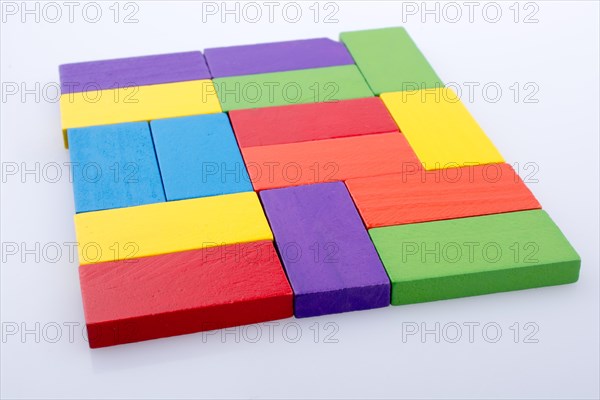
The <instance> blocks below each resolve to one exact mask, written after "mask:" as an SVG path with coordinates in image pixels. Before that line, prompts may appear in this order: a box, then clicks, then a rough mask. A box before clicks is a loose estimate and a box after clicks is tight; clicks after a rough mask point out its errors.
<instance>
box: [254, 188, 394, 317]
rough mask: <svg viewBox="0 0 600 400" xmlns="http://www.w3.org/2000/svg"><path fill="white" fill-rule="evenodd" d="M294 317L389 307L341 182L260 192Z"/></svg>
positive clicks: (386, 288)
mask: <svg viewBox="0 0 600 400" xmlns="http://www.w3.org/2000/svg"><path fill="white" fill-rule="evenodd" d="M260 198H261V200H262V203H263V206H264V208H265V211H266V214H267V218H268V220H269V223H270V224H271V229H272V230H273V234H274V235H275V242H276V244H277V248H278V250H279V253H280V255H281V258H282V260H283V264H284V267H285V270H286V272H287V276H288V278H289V280H290V283H291V284H292V288H293V290H294V314H295V315H296V317H298V318H302V317H311V316H315V315H323V314H333V313H340V312H345V311H355V310H366V309H370V308H377V307H385V306H388V305H389V304H390V281H389V279H388V276H387V274H386V272H385V270H384V268H383V265H382V264H381V261H380V259H379V256H378V255H377V252H376V250H375V247H374V246H373V243H372V242H371V239H370V238H369V234H368V233H367V230H366V229H365V227H364V225H363V223H362V221H361V219H360V216H359V215H358V212H357V211H356V208H355V207H354V203H353V202H352V199H351V197H350V195H349V193H348V190H347V189H346V186H345V185H344V184H343V183H342V182H333V183H320V184H314V185H306V186H296V187H289V188H284V189H273V190H264V191H262V192H260Z"/></svg>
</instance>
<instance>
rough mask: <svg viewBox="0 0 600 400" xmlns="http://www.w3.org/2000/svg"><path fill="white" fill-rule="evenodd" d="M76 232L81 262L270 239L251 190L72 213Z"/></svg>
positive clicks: (269, 233)
mask: <svg viewBox="0 0 600 400" xmlns="http://www.w3.org/2000/svg"><path fill="white" fill-rule="evenodd" d="M75 230H76V233H77V241H78V252H79V262H80V264H81V265H83V264H91V263H98V262H104V261H116V260H129V259H135V258H139V257H146V256H152V255H158V254H166V253H172V252H178V251H185V250H193V249H202V248H210V247H215V246H221V245H226V244H235V243H247V242H254V241H259V240H273V234H272V232H271V228H270V227H269V224H268V222H267V219H266V217H265V214H264V212H263V209H262V207H261V205H260V202H259V200H258V196H257V195H256V193H255V192H243V193H235V194H229V195H224V196H213V197H203V198H199V199H191V200H181V201H171V202H166V203H155V204H148V205H143V206H137V207H128V208H116V209H112V210H104V211H94V212H88V213H81V214H76V215H75ZM131 262H135V260H131Z"/></svg>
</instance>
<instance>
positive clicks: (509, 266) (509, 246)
mask: <svg viewBox="0 0 600 400" xmlns="http://www.w3.org/2000/svg"><path fill="white" fill-rule="evenodd" d="M369 234H370V235H371V239H372V240H373V242H374V243H375V247H376V249H377V251H378V253H379V256H380V257H381V260H382V261H383V265H384V267H385V269H386V271H387V273H388V275H389V277H390V280H391V282H392V304H393V305H400V304H410V303H420V302H425V301H433V300H444V299H451V298H457V297H466V296H475V295H480V294H488V293H495V292H505V291H510V290H519V289H529V288H534V287H541V286H551V285H560V284H565V283H573V282H576V281H577V279H578V278H579V267H580V265H581V259H580V258H579V255H578V254H577V252H576V251H575V250H574V249H573V247H572V246H571V245H570V244H569V242H568V241H567V239H566V238H565V237H564V235H563V234H562V232H561V231H560V229H559V228H558V227H557V226H556V224H554V222H553V221H552V220H551V219H550V217H549V216H548V214H547V213H546V212H545V211H543V210H533V211H522V212H513V213H506V214H495V215H487V216H483V217H472V218H461V219H453V220H447V221H436V222H426V223H420V224H408V225H398V226H389V227H384V228H374V229H371V230H369Z"/></svg>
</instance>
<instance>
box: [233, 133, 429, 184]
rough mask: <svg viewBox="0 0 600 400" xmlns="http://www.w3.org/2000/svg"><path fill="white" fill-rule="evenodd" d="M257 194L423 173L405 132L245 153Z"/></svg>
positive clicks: (266, 148) (274, 146)
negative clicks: (266, 191)
mask: <svg viewBox="0 0 600 400" xmlns="http://www.w3.org/2000/svg"><path fill="white" fill-rule="evenodd" d="M242 154H243V156H244V160H245V162H246V167H247V169H248V174H249V175H250V179H251V180H252V185H253V186H254V190H257V191H258V190H263V189H275V188H281V187H288V186H298V185H307V184H311V183H322V182H334V181H344V180H346V179H350V178H361V177H366V176H377V175H385V174H394V173H410V172H415V171H419V170H421V168H422V167H421V164H420V163H419V160H418V159H417V157H416V156H415V153H414V152H413V151H412V149H411V147H410V146H409V145H408V142H407V141H406V139H405V138H404V136H403V135H402V134H401V133H397V132H396V133H382V134H373V135H365V136H355V137H349V138H338V139H328V140H317V141H313V142H300V143H287V144H279V145H271V146H257V147H247V148H243V149H242Z"/></svg>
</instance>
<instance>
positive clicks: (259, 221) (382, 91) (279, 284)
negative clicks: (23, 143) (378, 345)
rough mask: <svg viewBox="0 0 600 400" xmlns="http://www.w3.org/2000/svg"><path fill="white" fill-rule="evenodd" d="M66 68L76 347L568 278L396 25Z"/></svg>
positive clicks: (471, 125)
mask: <svg viewBox="0 0 600 400" xmlns="http://www.w3.org/2000/svg"><path fill="white" fill-rule="evenodd" d="M340 40H341V41H340V42H336V41H333V40H330V39H307V40H297V41H290V42H278V43H266V44H256V45H244V46H233V47H223V48H213V49H207V50H205V51H204V53H201V52H200V51H193V52H186V53H176V54H165V55H156V56H144V57H134V58H126V59H115V60H106V61H94V62H84V63H76V64H67V65H62V66H61V67H60V79H61V87H62V96H61V100H60V107H61V115H62V128H63V134H64V141H65V146H67V147H68V148H69V151H70V156H71V161H72V162H73V163H77V164H74V165H77V166H78V168H75V169H74V170H75V173H74V182H73V187H74V194H75V208H76V215H75V227H76V234H77V241H78V244H79V247H78V252H79V261H80V267H79V275H80V282H81V293H82V298H83V305H84V312H85V319H86V324H87V329H88V334H89V335H88V336H89V343H90V346H91V347H103V346H110V345H116V344H122V343H129V342H135V341H140V340H146V339H154V338H159V337H166V336H172V335H179V334H186V333H192V332H198V331H203V330H213V329H220V328H225V327H231V326H236V325H244V324H251V323H258V322H264V321H269V320H275V319H282V318H288V317H292V316H295V317H297V318H302V317H311V316H318V315H324V314H330V313H340V312H347V311H355V310H366V309H372V308H377V307H385V306H388V305H390V304H392V305H401V304H410V303H418V302H426V301H433V300H442V299H451V298H457V297H463V296H472V295H480V294H487V293H494V292H501V291H509V290H517V289H527V288H534V287H540V286H548V285H558V284H566V283H572V282H575V281H577V279H578V276H579V268H580V258H579V256H578V255H577V253H576V252H575V250H574V249H573V247H572V246H571V245H570V244H569V242H568V241H567V240H566V238H565V237H564V236H563V234H562V233H561V231H560V230H559V228H558V227H557V226H556V225H555V224H554V222H553V221H552V220H551V219H550V217H549V216H548V214H547V213H546V212H545V211H543V210H541V206H540V204H539V203H538V201H537V200H536V199H535V197H534V196H533V194H532V193H531V191H530V190H529V189H528V188H527V187H526V185H525V184H524V182H523V181H522V180H521V179H520V178H519V176H518V175H517V173H516V172H515V171H514V170H513V169H512V168H511V166H510V165H509V164H507V163H505V161H504V159H503V158H502V156H501V155H500V153H499V152H498V150H497V149H496V148H495V147H494V145H493V144H492V142H491V141H490V140H489V139H488V137H487V136H486V135H485V133H484V132H483V130H482V129H481V127H480V126H479V125H478V123H477V122H476V121H475V119H474V118H473V117H472V116H471V114H470V113H469V111H468V110H467V109H466V107H465V106H464V105H463V103H462V102H461V101H460V99H459V98H458V96H457V95H456V93H455V92H453V91H452V89H450V88H447V87H445V86H444V83H443V82H442V81H441V79H440V78H439V77H438V75H437V74H436V72H435V71H434V70H433V68H432V67H431V66H430V64H429V63H428V62H427V60H426V59H425V58H424V56H423V55H422V53H421V52H420V51H419V49H418V48H417V47H416V45H415V44H414V42H413V41H412V39H411V38H410V37H409V35H408V34H407V32H406V31H405V30H404V29H403V28H386V29H375V30H366V31H356V32H346V33H342V34H341V36H340Z"/></svg>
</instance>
